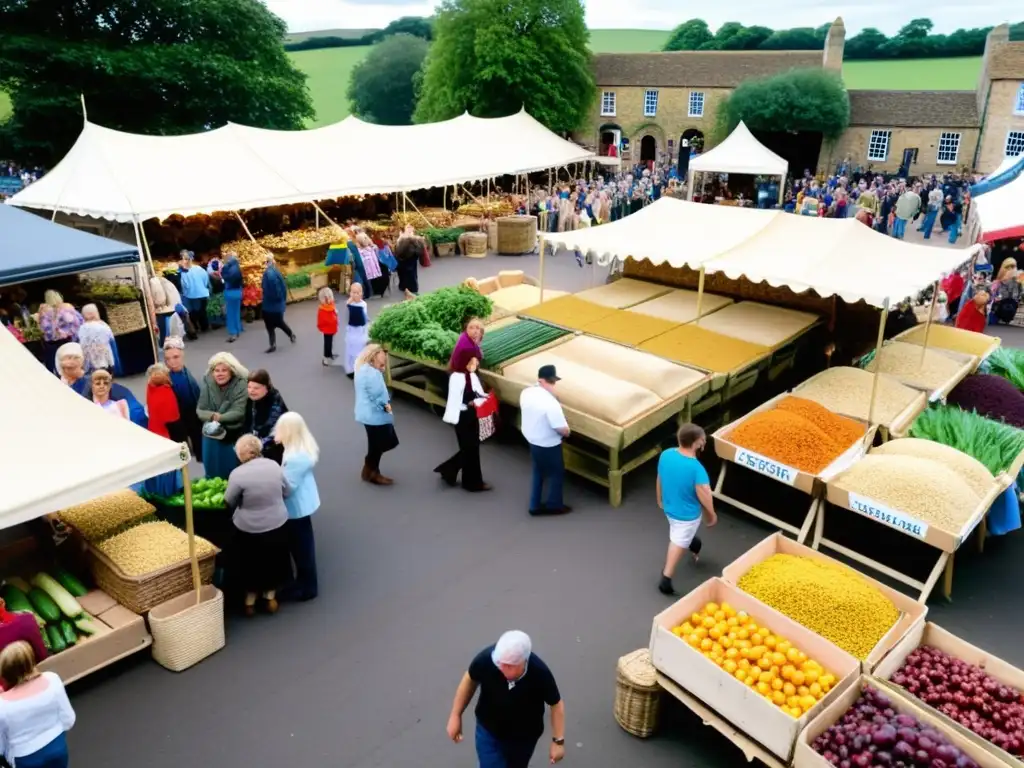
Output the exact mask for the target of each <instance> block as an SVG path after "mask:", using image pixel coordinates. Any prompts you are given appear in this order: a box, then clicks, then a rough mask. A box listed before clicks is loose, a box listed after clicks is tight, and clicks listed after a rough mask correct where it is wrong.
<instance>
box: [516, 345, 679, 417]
mask: <svg viewBox="0 0 1024 768" xmlns="http://www.w3.org/2000/svg"><path fill="white" fill-rule="evenodd" d="M556 349H557V348H556ZM542 365H554V366H555V367H556V368H557V369H558V375H559V376H560V377H561V381H559V382H558V384H557V385H556V386H555V394H556V395H557V396H558V399H559V401H560V402H561V403H562V404H563V405H564V406H566V407H567V408H572V409H573V410H576V411H580V412H581V413H588V414H590V415H591V416H595V417H596V418H598V419H600V420H601V421H606V422H608V423H610V424H619V425H622V424H628V423H629V422H630V421H632V420H633V419H634V418H636V417H637V416H639V415H640V414H641V413H643V412H644V411H647V410H649V409H651V408H653V407H654V406H656V405H658V403H660V402H661V398H659V397H658V396H657V395H656V394H654V393H653V392H651V391H650V390H649V389H644V388H643V387H640V386H637V385H636V384H633V383H632V382H629V381H623V380H622V379H618V378H615V377H614V376H609V375H608V374H606V373H602V372H601V371H598V370H595V369H593V368H588V367H587V366H585V365H580V364H579V363H574V362H570V361H569V360H566V359H564V358H561V357H559V356H558V355H555V354H553V353H552V352H539V353H537V354H536V355H531V356H530V357H527V358H524V359H522V360H520V361H519V362H518V363H515V364H513V365H510V366H508V367H507V368H505V369H504V370H503V371H502V375H503V376H504V377H505V378H506V379H511V380H512V381H516V382H519V383H520V384H526V385H531V384H536V383H537V371H538V369H539V368H540V367H541V366H542Z"/></svg>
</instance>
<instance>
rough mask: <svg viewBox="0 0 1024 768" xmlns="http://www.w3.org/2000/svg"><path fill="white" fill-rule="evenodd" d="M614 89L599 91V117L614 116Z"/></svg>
mask: <svg viewBox="0 0 1024 768" xmlns="http://www.w3.org/2000/svg"><path fill="white" fill-rule="evenodd" d="M615 101H616V99H615V91H601V117H615V107H616V106H617V105H616V103H615Z"/></svg>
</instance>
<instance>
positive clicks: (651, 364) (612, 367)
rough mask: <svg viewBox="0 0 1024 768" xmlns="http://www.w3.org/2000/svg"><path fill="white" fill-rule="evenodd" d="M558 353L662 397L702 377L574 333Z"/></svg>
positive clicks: (678, 391)
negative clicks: (575, 335) (573, 336)
mask: <svg viewBox="0 0 1024 768" xmlns="http://www.w3.org/2000/svg"><path fill="white" fill-rule="evenodd" d="M558 356H559V357H561V358H562V359H564V360H568V361H569V362H571V363H579V364H580V365H585V366H587V367H588V368H593V369H594V370H596V371H600V372H601V373H605V374H608V375H609V376H615V377H616V378H619V379H622V380H624V381H631V382H633V383H634V384H636V385H637V386H640V387H643V388H644V389H649V390H650V391H651V392H653V393H654V394H656V395H657V396H658V397H660V398H662V399H663V400H668V399H669V398H671V397H674V396H675V395H677V394H679V393H680V392H684V391H686V390H687V389H690V388H691V387H693V386H695V385H696V384H698V383H699V382H700V381H701V380H703V379H704V378H705V374H703V373H701V372H699V371H695V370H693V369H692V368H686V367H684V366H682V365H677V364H675V363H672V362H669V361H668V360H662V359H661V358H660V357H655V356H654V355H649V354H647V353H646V352H640V351H638V350H636V349H630V348H629V347H623V346H622V345H620V344H612V343H611V342H608V341H601V340H600V339H595V338H593V337H592V336H577V337H576V338H574V339H572V340H571V341H567V342H566V343H565V344H562V345H560V346H559V347H558Z"/></svg>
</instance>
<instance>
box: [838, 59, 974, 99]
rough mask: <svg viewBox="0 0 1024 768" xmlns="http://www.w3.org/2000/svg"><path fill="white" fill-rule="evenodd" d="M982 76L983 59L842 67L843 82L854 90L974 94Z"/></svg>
mask: <svg viewBox="0 0 1024 768" xmlns="http://www.w3.org/2000/svg"><path fill="white" fill-rule="evenodd" d="M980 73H981V57H980V56H973V57H969V58H963V59H908V60H904V61H848V62H845V63H844V64H843V80H844V81H846V87H847V88H851V89H854V90H858V89H860V90H878V91H973V90H974V89H975V88H976V87H977V86H978V76H979V75H980Z"/></svg>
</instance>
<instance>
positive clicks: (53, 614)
mask: <svg viewBox="0 0 1024 768" xmlns="http://www.w3.org/2000/svg"><path fill="white" fill-rule="evenodd" d="M28 599H29V601H30V602H31V603H32V608H33V609H34V610H35V612H36V613H38V614H39V615H40V616H42V617H43V618H44V619H45V620H46V621H47V622H51V621H60V608H58V607H57V604H56V603H55V602H53V600H51V599H50V596H49V595H48V594H46V593H45V592H43V590H41V589H39V587H33V588H32V589H31V590H29V593H28Z"/></svg>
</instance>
